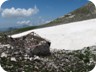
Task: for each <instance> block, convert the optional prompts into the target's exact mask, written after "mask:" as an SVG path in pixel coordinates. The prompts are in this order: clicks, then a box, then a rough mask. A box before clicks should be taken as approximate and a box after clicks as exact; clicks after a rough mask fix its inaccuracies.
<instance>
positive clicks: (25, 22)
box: [17, 20, 31, 25]
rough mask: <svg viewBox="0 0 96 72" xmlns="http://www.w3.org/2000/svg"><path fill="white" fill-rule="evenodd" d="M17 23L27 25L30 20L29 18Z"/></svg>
mask: <svg viewBox="0 0 96 72" xmlns="http://www.w3.org/2000/svg"><path fill="white" fill-rule="evenodd" d="M17 24H25V25H28V24H31V21H30V20H27V21H18V22H17Z"/></svg>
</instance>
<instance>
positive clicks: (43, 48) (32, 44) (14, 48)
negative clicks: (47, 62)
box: [0, 32, 51, 56]
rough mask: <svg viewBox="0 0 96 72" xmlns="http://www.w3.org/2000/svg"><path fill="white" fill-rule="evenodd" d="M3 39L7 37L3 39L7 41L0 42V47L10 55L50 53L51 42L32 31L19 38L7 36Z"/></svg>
mask: <svg viewBox="0 0 96 72" xmlns="http://www.w3.org/2000/svg"><path fill="white" fill-rule="evenodd" d="M5 39H7V40H5V41H7V42H6V44H5V42H4V44H0V48H2V51H7V53H8V54H9V55H11V56H13V55H16V56H18V55H21V56H24V55H26V54H27V55H28V56H34V55H49V54H50V44H51V43H50V42H49V41H48V40H46V39H44V38H41V37H40V36H39V35H37V34H36V33H34V32H32V33H30V34H28V35H26V36H23V37H20V38H12V37H7V38H5ZM5 48H6V50H5ZM0 50H1V49H0ZM2 51H1V52H2Z"/></svg>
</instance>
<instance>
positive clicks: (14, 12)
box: [1, 6, 39, 18]
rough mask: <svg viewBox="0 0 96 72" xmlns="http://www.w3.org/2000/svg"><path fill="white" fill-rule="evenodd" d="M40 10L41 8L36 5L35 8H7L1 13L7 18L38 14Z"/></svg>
mask: <svg viewBox="0 0 96 72" xmlns="http://www.w3.org/2000/svg"><path fill="white" fill-rule="evenodd" d="M38 12H39V9H38V8H37V7H36V6H34V8H29V9H24V8H17V9H16V8H14V7H12V8H10V9H9V8H6V9H3V11H2V13H1V15H2V17H5V18H12V17H29V16H32V15H34V14H37V13H38Z"/></svg>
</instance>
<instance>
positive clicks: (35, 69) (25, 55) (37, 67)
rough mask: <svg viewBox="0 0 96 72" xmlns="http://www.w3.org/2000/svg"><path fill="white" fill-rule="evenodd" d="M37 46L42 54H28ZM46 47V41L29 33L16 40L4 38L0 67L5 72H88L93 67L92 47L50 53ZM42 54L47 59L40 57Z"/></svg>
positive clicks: (94, 48) (95, 53)
mask: <svg viewBox="0 0 96 72" xmlns="http://www.w3.org/2000/svg"><path fill="white" fill-rule="evenodd" d="M32 39H34V40H32ZM25 40H26V41H25ZM32 41H34V42H32ZM36 41H37V42H36ZM42 41H43V42H42ZM33 43H34V44H33ZM38 43H40V44H41V45H42V46H43V49H42V47H41V46H38V48H41V49H42V50H43V55H42V54H41V53H42V51H41V50H40V49H39V54H34V53H32V51H33V50H34V48H37V47H36V46H35V47H33V46H34V45H38ZM25 44H26V45H25ZM44 44H45V45H44ZM49 46H50V42H49V41H46V40H45V39H43V38H41V37H39V36H37V35H35V36H34V37H33V33H31V34H29V35H26V36H24V37H21V38H17V39H13V38H9V37H6V35H5V37H3V42H1V44H0V62H1V66H2V67H3V68H4V69H5V70H6V71H8V72H88V71H90V70H92V69H93V68H94V66H95V63H96V46H91V47H85V48H83V49H82V50H73V51H72V50H60V51H56V50H54V51H51V52H50V51H49V50H50V49H49ZM46 47H47V48H46ZM44 50H45V52H44ZM30 51H31V52H30ZM36 51H37V52H38V49H36V50H35V51H34V52H36ZM40 52H41V53H40ZM46 53H47V56H44V54H46ZM50 53H51V54H50Z"/></svg>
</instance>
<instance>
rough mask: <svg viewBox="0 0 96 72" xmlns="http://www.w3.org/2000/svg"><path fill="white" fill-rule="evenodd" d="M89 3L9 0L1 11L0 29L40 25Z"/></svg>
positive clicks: (73, 0) (72, 0)
mask: <svg viewBox="0 0 96 72" xmlns="http://www.w3.org/2000/svg"><path fill="white" fill-rule="evenodd" d="M22 1H23V2H22ZM87 2H88V1H87V0H9V1H7V2H5V3H4V4H3V5H2V10H1V11H0V28H4V27H5V28H6V27H17V26H23V25H29V26H32V25H40V24H43V23H46V22H49V21H51V20H54V19H56V18H58V17H60V16H63V15H65V14H67V13H69V12H71V11H73V10H75V9H77V8H80V7H81V6H84V5H85V4H86V3H87Z"/></svg>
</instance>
